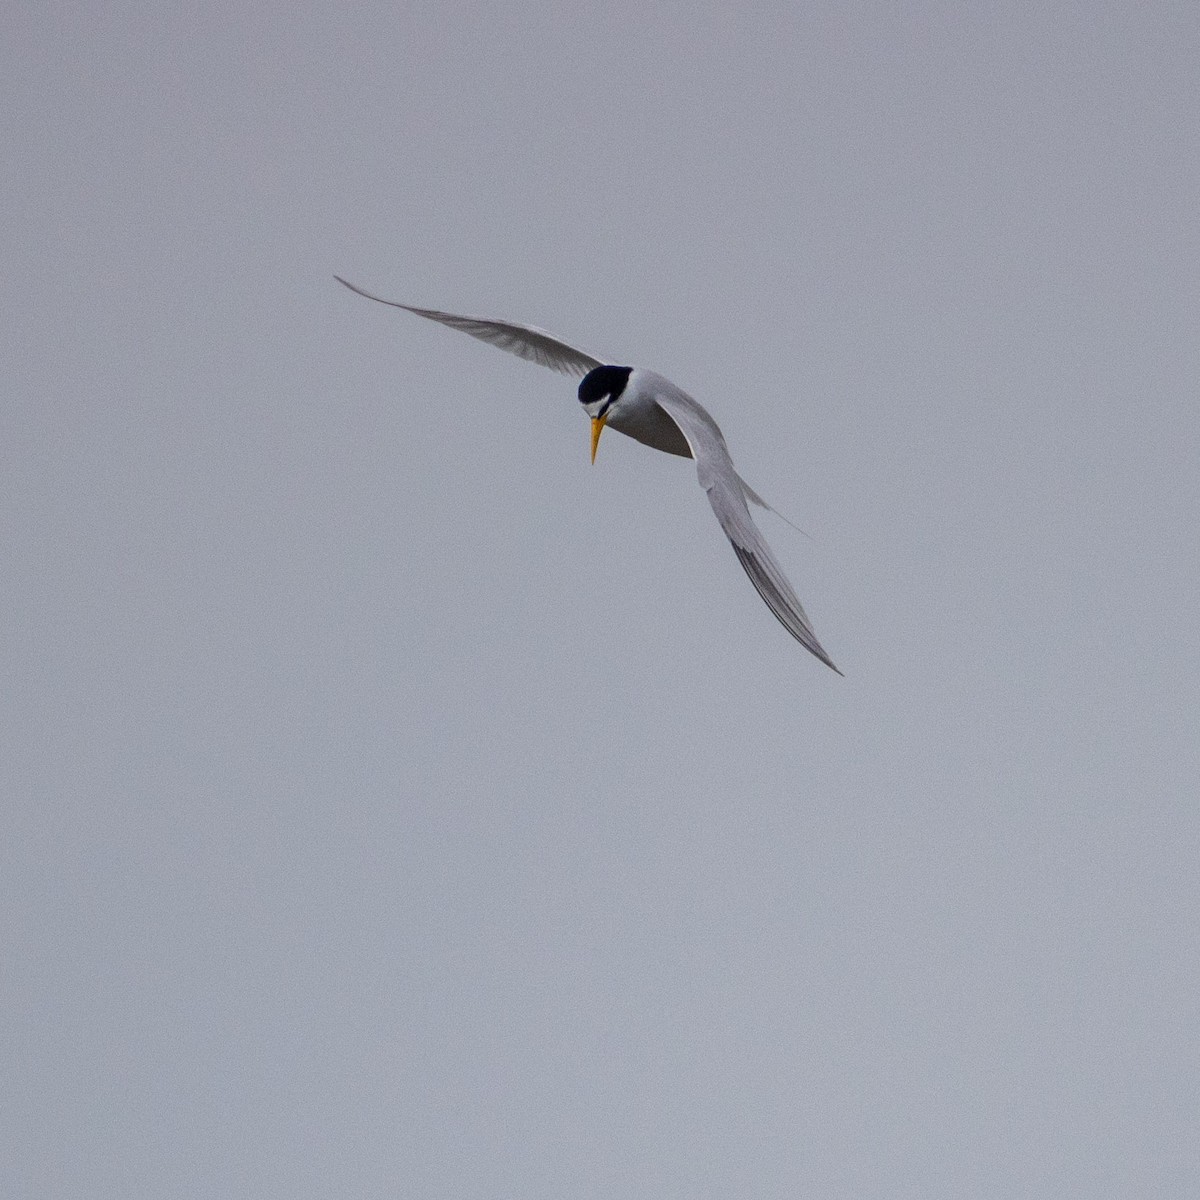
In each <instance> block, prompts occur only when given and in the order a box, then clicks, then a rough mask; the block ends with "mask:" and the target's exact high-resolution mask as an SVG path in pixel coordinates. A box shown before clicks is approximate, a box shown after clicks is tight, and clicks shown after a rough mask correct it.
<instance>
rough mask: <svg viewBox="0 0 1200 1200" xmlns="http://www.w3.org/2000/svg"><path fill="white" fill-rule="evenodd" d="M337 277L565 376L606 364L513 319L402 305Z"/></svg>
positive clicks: (344, 283) (356, 289)
mask: <svg viewBox="0 0 1200 1200" xmlns="http://www.w3.org/2000/svg"><path fill="white" fill-rule="evenodd" d="M334 279H336V280H337V281H338V283H340V284H341V285H342V286H343V287H348V288H349V289H350V290H351V291H352V292H357V293H358V294H359V295H360V296H366V298H367V299H368V300H377V301H378V302H379V303H380V304H390V305H391V306H392V307H393V308H402V309H404V311H405V312H410V313H416V315H417V316H418V317H425V318H427V319H428V320H430V321H439V322H441V324H443V325H449V326H450V328H451V329H460V330H462V332H463V333H469V334H470V335H471V336H472V337H473V338H478V339H479V340H480V341H481V342H487V343H488V345H489V346H498V347H499V348H500V349H501V350H507V351H508V352H509V354H515V355H516V356H517V357H518V358H524V359H527V360H528V361H529V362H535V363H539V364H541V366H543V367H549V368H550V369H551V370H552V371H561V372H562V373H563V374H564V375H575V376H583V375H586V374H587V373H588V372H589V371H591V370H594V369H595V368H596V367H602V366H603V365H604V363H603V362H602V361H601V360H600V359H598V358H594V357H593V356H592V355H590V354H587V353H585V352H584V351H583V350H576V349H575V347H574V346H568V345H567V343H566V342H561V341H559V340H558V338H556V337H555V336H554V335H553V334H550V333H547V332H546V331H545V330H544V329H536V328H534V326H532V325H518V324H516V323H515V322H513V321H493V320H491V319H490V318H488V317H460V316H456V315H455V314H454V313H445V312H438V311H437V309H434V308H415V307H413V305H411V304H401V303H400V302H399V301H398V300H385V299H384V298H383V297H382V296H372V295H371V293H370V292H364V291H363V289H362V288H360V287H355V285H354V284H352V283H350V282H348V281H347V280H345V279H343V278H342V277H341V276H340V275H335V276H334Z"/></svg>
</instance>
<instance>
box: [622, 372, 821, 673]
mask: <svg viewBox="0 0 1200 1200" xmlns="http://www.w3.org/2000/svg"><path fill="white" fill-rule="evenodd" d="M639 374H640V375H641V377H642V378H641V379H639V381H638V382H639V384H640V385H641V386H643V387H645V386H647V385H649V387H650V389H651V395H652V396H653V398H654V401H655V402H656V403H657V404H658V406H659V407H660V408H662V409H663V411H664V412H666V414H667V415H668V416H669V417H670V418H671V420H673V421H674V422H675V424H676V425H678V426H679V429H680V432H682V434H683V436H684V437H685V438H687V441H688V445H689V446H690V447H691V449H692V457H693V458H694V459H695V460H696V475H697V477H698V478H699V480H700V486H701V487H702V488H703V489H704V490H705V492H707V493H708V502H709V504H711V505H712V510H713V512H714V513H715V514H716V517H717V522H718V523H719V524H720V526H721V528H722V529H723V530H724V532H725V536H726V537H727V538H728V539H729V540H730V542H731V543H732V544H733V550H734V553H735V554H736V555H737V558H738V562H740V563H741V564H742V568H743V570H745V572H746V574H747V575H749V576H750V582H751V583H753V584H754V586H755V587H756V588H757V589H758V594H759V595H760V596H761V597H762V598H763V599H764V600H765V601H766V604H767V607H768V608H769V609H770V610H771V611H772V612H773V613H774V614H775V616H776V617H777V618H778V620H779V623H780V624H781V625H782V626H783V627H784V629H786V630H787V631H788V633H790V634H791V635H792V637H794V638H795V639H796V641H798V642H799V643H800V644H801V645H802V646H803V647H804V648H805V649H806V650H808V651H810V652H811V653H813V654H815V655H816V656H817V658H819V659H820V660H821V661H822V662H823V663H824V664H825V665H826V666H827V667H831V668H832V669H833V670H835V671H837V673H838V674H839V675H840V674H841V673H842V672H841V671H838V668H837V667H836V666H835V665H834V662H833V659H831V658H830V657H829V655H828V654H826V653H825V650H824V648H823V647H822V646H821V643H820V642H818V641H817V635H816V634H815V633H814V632H813V627H812V624H811V622H810V621H809V619H808V615H807V614H806V613H805V611H804V606H803V605H802V604H801V603H800V600H799V598H798V597H797V595H796V593H795V592H794V591H793V590H792V585H791V584H790V583H788V581H787V577H786V576H785V575H784V573H783V570H782V568H781V567H780V566H779V564H778V563H777V562H776V561H775V556H774V555H773V554H772V553H771V548H770V546H768V545H767V543H766V539H765V538H764V537H763V535H762V534H761V533H760V532H759V529H758V526H757V525H755V524H754V518H753V517H752V516H751V515H750V510H749V508H747V507H746V498H747V496H748V495H749V496H750V498H751V499H752V500H754V501H755V502H756V503H761V501H759V499H758V497H757V496H755V495H753V493H751V492H750V489H749V488H748V487H746V485H745V484H744V483H743V482H742V481H741V479H740V478H738V473H737V472H736V471H735V470H734V468H733V459H731V458H730V456H729V447H728V446H726V445H725V437H724V435H723V434H722V433H721V430H720V428H719V427H718V426H717V423H716V421H714V420H713V419H712V417H710V416H709V415H708V413H707V412H705V410H704V409H703V408H702V407H701V406H700V405H699V404H697V403H696V401H695V400H693V399H692V398H691V396H689V395H688V394H687V392H685V391H683V390H681V389H680V388H678V387H676V386H675V384H673V383H672V382H671V381H670V380H669V379H664V378H663V377H662V376H661V375H654V374H653V373H652V372H649V371H645V372H640V373H639ZM764 507H766V506H765V505H764Z"/></svg>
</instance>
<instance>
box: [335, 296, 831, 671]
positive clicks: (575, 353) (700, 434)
mask: <svg viewBox="0 0 1200 1200" xmlns="http://www.w3.org/2000/svg"><path fill="white" fill-rule="evenodd" d="M334 278H335V279H336V280H337V281H338V283H340V284H342V285H343V286H345V287H348V288H349V289H350V290H351V291H352V292H357V293H358V294H359V295H360V296H365V297H366V298H367V299H368V300H376V301H378V302H379V303H380V304H388V305H391V307H393V308H402V309H404V311H405V312H410V313H415V314H416V315H417V316H418V317H425V318H427V319H428V320H430V321H438V322H440V323H441V324H443V325H449V326H450V328H451V329H459V330H461V331H462V332H463V333H469V334H470V335H471V336H472V337H474V338H478V339H479V340H480V341H481V342H487V343H488V344H489V345H491V346H498V347H499V348H500V349H501V350H507V351H508V352H509V353H510V354H515V355H517V356H518V357H519V358H524V359H527V360H528V361H529V362H535V363H540V364H541V365H542V366H543V367H549V368H550V369H551V370H553V371H560V372H561V373H562V374H564V375H572V376H574V377H576V378H580V377H581V376H582V378H581V379H580V383H579V401H580V403H581V404H582V405H583V408H584V411H585V412H586V413H587V415H588V416H589V417H590V418H591V422H592V462H595V461H596V448H597V446H598V445H599V444H600V434H601V433H602V432H603V431H604V429H605V428H606V427H609V428H612V429H615V430H617V432H618V433H623V434H625V435H626V436H628V437H631V438H633V439H634V440H635V441H638V442H642V443H644V444H645V445H647V446H651V447H653V448H654V449H655V450H662V451H664V452H665V453H667V454H678V455H680V456H681V457H683V458H694V459H695V460H696V474H697V475H698V476H699V479H700V486H701V487H702V488H703V489H704V490H705V492H706V493H707V494H708V502H709V503H710V504H711V505H712V510H713V512H714V513H715V514H716V517H717V522H718V523H719V524H720V526H721V529H722V530H723V531H724V533H725V536H726V537H727V538H728V539H729V541H730V544H731V545H732V546H733V552H734V554H736V555H737V558H738V562H740V563H741V564H742V567H743V569H744V570H745V572H746V574H747V575H749V576H750V582H751V583H753V584H754V586H755V587H756V588H757V589H758V594H759V595H760V596H761V597H762V598H763V600H765V601H766V603H767V607H768V608H769V609H770V610H771V611H772V612H773V613H774V614H775V616H776V617H777V618H778V620H779V623H780V624H781V625H782V626H783V627H784V629H786V630H787V631H788V633H790V634H791V635H792V637H794V638H795V639H796V641H798V642H799V643H800V644H801V645H802V646H803V647H804V648H805V649H806V650H808V651H810V652H811V653H812V654H815V655H816V657H817V658H819V659H820V660H821V661H822V662H823V663H824V664H825V665H826V666H827V667H831V668H832V669H833V670H835V671H837V673H838V674H839V675H840V674H841V671H838V668H837V667H836V666H834V663H833V660H832V659H831V658H830V657H829V655H828V654H826V653H825V651H824V649H823V648H822V646H821V643H820V642H818V641H817V635H816V634H815V633H814V632H813V627H812V624H811V622H810V621H809V619H808V617H807V615H806V614H805V612H804V608H803V607H802V605H801V604H800V601H799V599H798V598H797V596H796V593H795V592H794V591H793V590H792V585H791V584H790V583H788V581H787V577H786V576H785V575H784V573H783V570H782V569H781V568H780V566H779V564H778V563H777V562H776V561H775V556H774V555H773V554H772V553H771V548H770V547H769V546H768V545H767V543H766V541H765V539H764V538H763V536H762V534H761V533H760V532H759V530H758V526H757V525H755V524H754V520H753V518H752V517H751V516H750V509H749V507H748V505H747V501H749V502H750V503H751V504H757V505H758V506H759V507H760V508H765V509H769V510H770V511H772V512H773V511H774V510H773V509H771V506H770V505H769V504H768V503H767V502H766V501H765V500H763V499H762V497H761V496H759V495H758V494H757V493H756V492H754V491H753V490H752V489H751V488H750V487H749V486H748V485H747V484H746V483H745V482H744V481H743V480H742V478H741V476H740V475H738V473H737V471H735V470H734V467H733V459H731V458H730V457H729V449H728V447H727V446H726V445H725V438H724V436H723V435H722V433H721V430H720V429H719V428H718V427H717V423H716V421H714V420H713V419H712V417H710V416H709V415H708V413H707V412H706V411H705V409H703V408H702V407H701V406H700V405H699V404H698V403H697V402H696V401H695V400H693V399H692V398H691V396H689V395H688V394H687V393H686V392H685V391H683V390H682V389H681V388H679V387H676V386H675V384H673V383H672V382H671V381H670V380H669V379H664V378H663V376H661V375H658V374H656V373H655V372H654V371H647V370H644V369H643V368H641V367H621V366H614V365H613V364H611V363H607V362H605V361H604V360H603V359H600V358H596V357H595V356H594V355H591V354H588V353H586V352H585V351H583V350H577V349H575V347H573V346H568V345H567V344H566V342H563V341H560V340H559V339H558V338H556V337H555V336H554V335H553V334H550V333H547V332H546V331H545V330H544V329H537V328H535V327H534V326H532V325H518V324H517V323H516V322H514V321H494V320H491V319H490V318H487V317H462V316H457V315H455V314H454V313H447V312H439V311H438V310H437V309H433V308H417V307H415V306H414V305H412V304H401V303H400V302H399V301H397V300H385V299H384V298H383V297H382V296H373V295H372V294H371V293H370V292H367V291H364V290H363V289H362V288H360V287H356V286H355V285H354V284H353V283H350V282H348V281H347V280H345V279H343V278H342V277H341V276H340V275H335V276H334Z"/></svg>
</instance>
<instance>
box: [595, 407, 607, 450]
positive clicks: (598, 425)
mask: <svg viewBox="0 0 1200 1200" xmlns="http://www.w3.org/2000/svg"><path fill="white" fill-rule="evenodd" d="M607 420H608V414H607V413H606V414H605V415H604V416H602V417H593V418H592V462H595V461H596V447H597V446H598V445H600V435H601V434H602V433H603V432H604V423H605V422H606V421H607Z"/></svg>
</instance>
